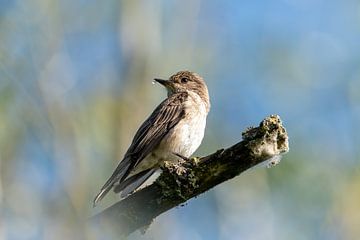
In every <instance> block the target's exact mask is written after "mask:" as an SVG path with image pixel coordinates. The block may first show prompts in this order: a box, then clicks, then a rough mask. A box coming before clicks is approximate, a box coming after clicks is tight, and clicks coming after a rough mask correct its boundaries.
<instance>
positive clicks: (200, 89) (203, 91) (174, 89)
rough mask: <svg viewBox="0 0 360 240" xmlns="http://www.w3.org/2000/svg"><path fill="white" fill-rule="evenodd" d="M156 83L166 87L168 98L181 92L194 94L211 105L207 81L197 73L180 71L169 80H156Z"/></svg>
mask: <svg viewBox="0 0 360 240" xmlns="http://www.w3.org/2000/svg"><path fill="white" fill-rule="evenodd" d="M154 80H155V81H157V82H158V83H160V84H161V85H163V86H164V87H166V89H167V91H168V96H170V95H172V94H174V93H179V92H193V93H196V94H198V95H199V96H200V97H201V99H202V100H203V101H205V102H206V103H209V92H208V89H207V87H206V84H205V81H204V80H203V78H202V77H200V76H199V75H198V74H197V73H194V72H190V71H180V72H177V73H175V74H174V75H172V76H171V77H170V78H169V80H163V79H158V78H155V79H154Z"/></svg>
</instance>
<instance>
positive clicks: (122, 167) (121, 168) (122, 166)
mask: <svg viewBox="0 0 360 240" xmlns="http://www.w3.org/2000/svg"><path fill="white" fill-rule="evenodd" d="M125 160H126V159H124V160H123V161H121V162H120V163H119V165H118V166H117V168H116V169H115V171H114V172H113V174H112V175H111V177H110V178H109V179H108V180H107V181H106V183H105V184H104V186H103V187H102V188H101V190H100V192H99V193H98V194H97V195H96V197H95V199H94V202H93V207H95V206H96V204H97V203H98V202H100V201H101V199H103V198H104V197H105V195H106V194H107V193H108V192H109V191H110V190H111V188H113V186H114V184H115V183H116V182H118V181H121V180H122V178H123V177H125V176H124V175H125V174H126V173H127V171H128V169H129V166H130V164H129V161H125Z"/></svg>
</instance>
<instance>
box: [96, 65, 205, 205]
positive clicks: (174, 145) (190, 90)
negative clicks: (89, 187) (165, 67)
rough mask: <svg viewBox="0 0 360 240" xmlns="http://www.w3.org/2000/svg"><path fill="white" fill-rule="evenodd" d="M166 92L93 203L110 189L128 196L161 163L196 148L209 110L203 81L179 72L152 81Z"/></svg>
mask: <svg viewBox="0 0 360 240" xmlns="http://www.w3.org/2000/svg"><path fill="white" fill-rule="evenodd" d="M156 81H158V82H159V83H161V84H162V85H164V86H165V87H166V88H167V90H168V98H167V99H165V100H164V101H163V102H162V103H160V105H159V106H158V107H157V108H156V109H155V110H154V112H153V113H152V114H151V115H150V116H149V117H148V119H146V120H145V122H144V123H143V124H142V125H141V127H140V128H139V130H138V131H137V132H136V134H135V136H134V139H133V141H132V143H131V145H130V147H129V149H128V150H127V152H126V154H125V156H124V158H123V160H122V161H121V162H120V163H119V164H118V166H117V168H116V169H115V171H114V173H113V174H112V175H111V177H110V178H109V180H108V181H107V182H106V183H105V185H104V186H103V187H102V188H101V191H100V193H99V194H98V195H97V196H96V198H95V200H94V205H95V204H96V203H97V202H98V201H100V200H101V199H102V198H103V197H104V196H105V195H106V194H107V193H108V192H109V191H110V190H111V189H112V188H113V189H114V192H116V193H120V195H121V196H122V197H125V196H127V195H128V194H131V193H132V192H133V191H135V190H136V189H138V188H139V187H141V185H143V183H144V182H145V181H146V180H147V179H148V178H150V177H151V175H153V174H154V173H156V172H157V171H158V170H159V169H160V166H161V165H162V164H163V163H164V161H177V160H178V159H179V157H178V156H176V154H179V155H181V156H184V157H190V156H191V155H192V154H193V153H194V152H195V150H196V149H197V148H198V147H199V145H200V143H201V141H202V139H203V136H204V131H205V125H206V116H207V114H208V111H209V109H210V103H209V95H208V91H207V87H206V85H205V82H204V81H203V79H202V78H201V77H200V76H199V75H197V74H196V73H192V72H189V71H181V72H178V73H176V74H175V75H173V76H171V77H170V79H169V80H160V79H156Z"/></svg>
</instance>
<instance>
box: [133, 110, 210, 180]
mask: <svg viewBox="0 0 360 240" xmlns="http://www.w3.org/2000/svg"><path fill="white" fill-rule="evenodd" d="M197 106H198V107H197V109H190V108H188V109H186V111H185V117H184V118H183V119H182V120H180V122H179V123H178V124H177V125H176V126H175V127H174V128H173V129H171V130H170V131H169V133H168V134H167V135H166V136H165V137H164V139H163V140H162V141H161V142H160V144H159V145H158V146H157V147H156V148H155V149H154V150H153V152H152V153H150V154H149V155H148V156H146V157H145V159H143V160H142V161H141V162H140V163H139V165H138V166H137V167H136V168H135V169H134V171H133V172H132V174H131V175H134V174H136V173H138V172H141V171H143V170H145V169H149V168H153V167H156V166H160V165H162V164H163V162H164V161H177V160H179V157H178V156H176V155H175V154H174V153H177V154H180V155H181V156H184V157H190V156H191V155H192V154H193V153H194V152H195V151H196V149H197V148H198V147H199V146H200V144H201V142H202V139H203V137H204V132H205V126H206V116H207V111H206V107H205V105H204V104H199V105H197Z"/></svg>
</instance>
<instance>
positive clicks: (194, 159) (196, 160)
mask: <svg viewBox="0 0 360 240" xmlns="http://www.w3.org/2000/svg"><path fill="white" fill-rule="evenodd" d="M173 154H174V155H175V156H177V157H179V158H181V159H182V160H184V161H185V162H188V163H190V162H192V163H194V164H195V165H197V164H198V163H199V160H200V158H198V157H192V158H188V157H185V156H183V155H181V154H179V153H173Z"/></svg>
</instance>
